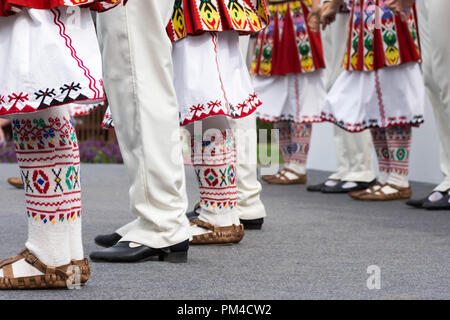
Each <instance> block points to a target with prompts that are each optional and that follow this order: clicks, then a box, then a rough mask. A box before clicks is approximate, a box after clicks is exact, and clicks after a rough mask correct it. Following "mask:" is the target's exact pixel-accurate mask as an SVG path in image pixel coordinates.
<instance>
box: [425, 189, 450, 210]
mask: <svg viewBox="0 0 450 320" xmlns="http://www.w3.org/2000/svg"><path fill="white" fill-rule="evenodd" d="M441 194H442V195H443V197H442V198H441V199H440V200H437V201H430V200H428V199H427V201H425V202H424V204H423V205H422V207H423V208H424V209H427V210H450V203H449V201H450V196H449V195H448V192H445V193H444V192H441Z"/></svg>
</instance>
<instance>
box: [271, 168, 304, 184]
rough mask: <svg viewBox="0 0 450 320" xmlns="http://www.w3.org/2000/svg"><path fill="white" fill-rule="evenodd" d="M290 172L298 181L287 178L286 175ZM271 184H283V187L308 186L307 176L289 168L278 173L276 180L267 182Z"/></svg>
mask: <svg viewBox="0 0 450 320" xmlns="http://www.w3.org/2000/svg"><path fill="white" fill-rule="evenodd" d="M287 172H289V173H291V174H293V175H295V176H297V177H298V178H296V179H289V178H288V177H287V176H286V173H287ZM266 182H267V183H269V184H283V185H289V184H306V182H307V178H306V174H299V173H297V172H295V171H294V170H291V169H289V168H284V169H283V170H281V171H280V172H278V173H277V174H276V175H275V176H274V178H272V179H270V180H267V181H266Z"/></svg>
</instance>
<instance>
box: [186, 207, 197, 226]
mask: <svg viewBox="0 0 450 320" xmlns="http://www.w3.org/2000/svg"><path fill="white" fill-rule="evenodd" d="M199 215H200V203H197V204H196V205H195V207H194V210H192V211H189V212H186V217H187V218H188V219H189V222H191V221H193V220H195V219H197V218H198V216H199Z"/></svg>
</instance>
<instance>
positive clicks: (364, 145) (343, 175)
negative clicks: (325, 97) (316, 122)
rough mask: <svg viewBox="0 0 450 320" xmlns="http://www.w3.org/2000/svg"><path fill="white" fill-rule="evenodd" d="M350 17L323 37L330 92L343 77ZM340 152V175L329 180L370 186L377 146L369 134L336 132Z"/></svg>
mask: <svg viewBox="0 0 450 320" xmlns="http://www.w3.org/2000/svg"><path fill="white" fill-rule="evenodd" d="M348 20H349V14H338V15H337V17H336V21H335V22H334V23H332V24H331V25H329V26H328V27H327V29H326V30H325V32H323V34H322V39H323V45H324V56H325V62H326V68H325V79H326V89H327V90H328V91H329V90H330V89H331V87H332V86H333V84H334V82H335V81H336V79H337V78H338V77H339V75H340V74H341V72H342V70H343V68H342V61H343V59H344V54H345V50H346V48H347V37H348V32H347V28H348ZM334 140H335V144H336V152H337V164H338V169H337V172H335V173H333V174H332V175H331V176H330V177H329V179H333V180H343V181H358V182H369V181H372V180H373V179H375V173H374V169H373V161H372V157H373V156H372V153H373V144H372V137H371V135H370V132H369V131H364V132H360V133H350V132H347V131H345V130H343V129H341V128H339V127H337V126H335V128H334Z"/></svg>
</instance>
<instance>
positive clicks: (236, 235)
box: [191, 219, 244, 245]
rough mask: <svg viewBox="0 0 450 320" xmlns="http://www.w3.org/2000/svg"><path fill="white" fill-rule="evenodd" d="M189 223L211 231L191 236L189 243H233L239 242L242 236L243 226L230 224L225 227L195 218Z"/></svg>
mask: <svg viewBox="0 0 450 320" xmlns="http://www.w3.org/2000/svg"><path fill="white" fill-rule="evenodd" d="M191 225H197V226H199V227H201V228H204V229H207V230H211V232H208V233H205V234H200V235H197V236H193V237H192V240H191V244H193V245H196V244H233V243H239V242H240V241H241V240H242V239H243V238H244V226H243V225H242V224H241V225H239V226H236V225H232V226H227V227H217V226H213V225H212V224H210V223H207V222H204V221H201V220H200V219H195V220H193V221H191Z"/></svg>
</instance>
